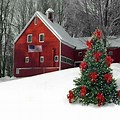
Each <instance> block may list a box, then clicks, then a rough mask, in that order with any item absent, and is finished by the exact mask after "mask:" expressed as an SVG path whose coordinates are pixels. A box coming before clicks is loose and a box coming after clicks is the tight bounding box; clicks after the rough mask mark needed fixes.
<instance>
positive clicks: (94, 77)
mask: <svg viewBox="0 0 120 120" xmlns="http://www.w3.org/2000/svg"><path fill="white" fill-rule="evenodd" d="M97 77H98V75H97V73H96V72H91V73H90V78H91V81H92V82H97V80H96V79H97Z"/></svg>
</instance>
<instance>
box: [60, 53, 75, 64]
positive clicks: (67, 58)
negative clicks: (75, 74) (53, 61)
mask: <svg viewBox="0 0 120 120" xmlns="http://www.w3.org/2000/svg"><path fill="white" fill-rule="evenodd" d="M62 57H63V58H65V59H66V60H70V61H73V64H71V63H69V62H67V61H66V62H65V61H62V60H61V62H62V63H65V64H68V65H74V60H72V59H71V58H69V57H66V56H63V55H62V56H61V58H62Z"/></svg>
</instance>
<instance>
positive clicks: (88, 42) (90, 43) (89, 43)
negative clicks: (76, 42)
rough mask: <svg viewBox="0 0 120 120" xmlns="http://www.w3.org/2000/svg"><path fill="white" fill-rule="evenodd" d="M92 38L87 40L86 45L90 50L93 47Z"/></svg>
mask: <svg viewBox="0 0 120 120" xmlns="http://www.w3.org/2000/svg"><path fill="white" fill-rule="evenodd" d="M92 44H93V43H92V40H90V41H88V40H87V41H86V45H87V47H88V50H90V49H91V47H92Z"/></svg>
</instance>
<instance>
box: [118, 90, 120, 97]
mask: <svg viewBox="0 0 120 120" xmlns="http://www.w3.org/2000/svg"><path fill="white" fill-rule="evenodd" d="M118 98H119V99H120V90H118Z"/></svg>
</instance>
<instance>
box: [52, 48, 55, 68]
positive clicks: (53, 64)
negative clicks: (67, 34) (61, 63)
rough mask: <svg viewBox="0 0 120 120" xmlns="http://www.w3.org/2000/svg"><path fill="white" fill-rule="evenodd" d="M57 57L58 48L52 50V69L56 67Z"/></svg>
mask: <svg viewBox="0 0 120 120" xmlns="http://www.w3.org/2000/svg"><path fill="white" fill-rule="evenodd" d="M55 55H56V48H53V49H52V67H55V61H54V57H55Z"/></svg>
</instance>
